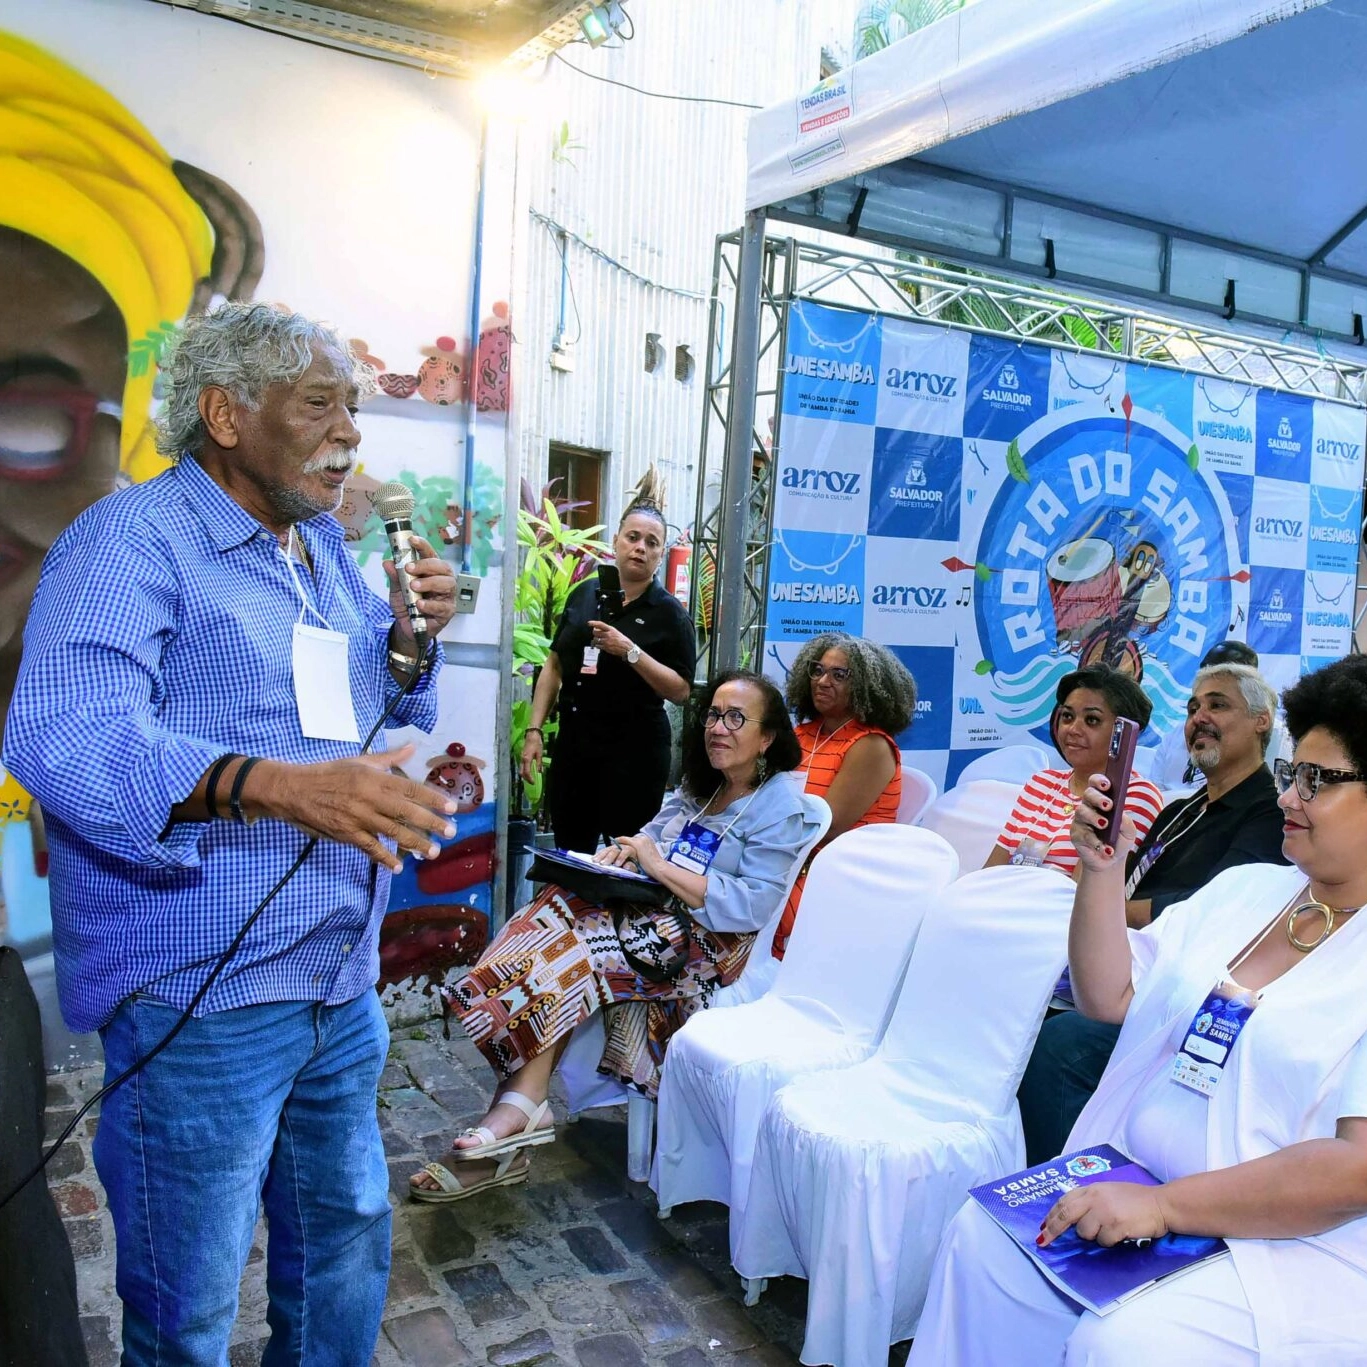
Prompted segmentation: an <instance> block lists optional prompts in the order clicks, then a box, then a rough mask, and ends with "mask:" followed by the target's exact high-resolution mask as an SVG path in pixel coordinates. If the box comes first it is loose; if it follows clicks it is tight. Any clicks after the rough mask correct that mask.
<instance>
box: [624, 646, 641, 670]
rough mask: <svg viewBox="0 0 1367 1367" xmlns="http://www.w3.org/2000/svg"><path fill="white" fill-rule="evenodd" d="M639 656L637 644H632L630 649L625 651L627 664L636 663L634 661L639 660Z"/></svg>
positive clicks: (639, 649)
mask: <svg viewBox="0 0 1367 1367" xmlns="http://www.w3.org/2000/svg"><path fill="white" fill-rule="evenodd" d="M640 658H641V647H640V646H638V645H633V646H632V647H631V649H630V650H629V651H627V664H629V665H634V664H635V663H636V661H637V660H639V659H640Z"/></svg>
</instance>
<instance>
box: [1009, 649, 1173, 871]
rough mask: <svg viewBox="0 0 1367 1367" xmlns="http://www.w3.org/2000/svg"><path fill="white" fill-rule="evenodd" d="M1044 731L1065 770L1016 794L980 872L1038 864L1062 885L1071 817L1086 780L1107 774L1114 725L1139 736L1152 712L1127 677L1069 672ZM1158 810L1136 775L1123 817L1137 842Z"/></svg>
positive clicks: (1073, 867)
mask: <svg viewBox="0 0 1367 1367" xmlns="http://www.w3.org/2000/svg"><path fill="white" fill-rule="evenodd" d="M1056 696H1057V699H1058V706H1057V707H1055V709H1054V715H1053V718H1052V719H1051V722H1050V726H1049V730H1050V733H1051V734H1052V736H1053V739H1054V748H1055V749H1057V750H1058V752H1059V754H1061V755H1062V756H1063V758H1064V760H1065V761H1066V762H1067V764H1068V766H1069V767H1068V768H1066V769H1042V770H1040V772H1039V773H1037V774H1034V775H1032V776H1031V778H1030V780H1029V781H1028V782H1027V783H1026V785H1025V787H1024V788H1022V789H1021V792H1020V796H1019V797H1018V798H1017V799H1016V805H1015V806H1014V807H1012V809H1011V815H1010V816H1009V817H1007V819H1006V825H1005V827H1004V828H1003V829H1002V833H1001V834H1000V835H999V836H998V837H997V843H996V846H995V847H994V848H993V850H992V853H991V854H990V855H988V857H987V863H986V864H985V865H984V866H983V867H984V868H989V869H990V868H994V867H995V866H996V865H998V864H1043V865H1044V866H1045V867H1047V868H1053V869H1058V870H1060V871H1061V872H1063V873H1066V874H1067V875H1068V877H1069V878H1076V876H1077V851H1076V850H1075V849H1074V848H1073V842H1072V840H1071V838H1070V837H1069V834H1068V829H1069V827H1070V826H1071V825H1072V822H1073V809H1074V808H1075V807H1076V806H1077V804H1078V800H1079V799H1080V798H1081V796H1082V794H1083V793H1084V792H1085V791H1086V788H1087V784H1088V782H1089V781H1090V779H1091V776H1092V775H1093V774H1099V773H1101V772H1102V771H1103V770H1104V769H1105V768H1106V756H1107V753H1108V751H1109V748H1110V743H1111V733H1112V732H1113V731H1114V730H1115V723H1116V718H1117V717H1128V718H1129V719H1130V720H1131V721H1133V722H1136V723H1137V724H1138V725H1139V728H1140V729H1141V730H1142V729H1143V728H1144V727H1145V726H1147V725H1148V721H1149V715H1150V713H1152V711H1153V704H1152V703H1151V702H1150V701H1149V699H1148V697H1147V696H1146V694H1145V693H1144V690H1143V689H1142V688H1140V686H1139V685H1138V684H1137V683H1136V682H1135V680H1134V679H1132V678H1131V677H1130V676H1129V675H1128V674H1122V673H1121V672H1120V671H1119V670H1116V669H1110V668H1108V667H1107V666H1106V665H1089V666H1087V667H1086V668H1085V669H1078V670H1074V672H1073V673H1071V674H1068V675H1065V676H1064V678H1063V679H1062V680H1060V682H1059V686H1058V692H1057V694H1056ZM1162 806H1163V796H1162V794H1161V793H1160V792H1159V791H1158V789H1157V788H1155V787H1154V786H1153V784H1152V783H1150V782H1149V781H1148V780H1147V779H1144V778H1140V777H1139V775H1138V774H1135V775H1132V776H1131V778H1130V787H1129V792H1128V794H1127V796H1126V798H1125V810H1126V812H1128V813H1129V816H1130V819H1131V820H1132V821H1133V822H1134V825H1135V830H1136V831H1138V833H1139V839H1141V840H1142V839H1143V838H1144V835H1145V834H1146V832H1147V831H1148V829H1149V827H1150V826H1152V825H1153V820H1154V817H1156V816H1157V815H1158V813H1159V810H1160V809H1161V808H1162Z"/></svg>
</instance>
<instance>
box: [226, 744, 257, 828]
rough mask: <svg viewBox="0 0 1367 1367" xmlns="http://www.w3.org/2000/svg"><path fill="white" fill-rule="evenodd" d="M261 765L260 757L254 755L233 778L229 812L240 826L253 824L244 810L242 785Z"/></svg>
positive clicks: (243, 763)
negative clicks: (254, 769) (253, 770)
mask: <svg viewBox="0 0 1367 1367" xmlns="http://www.w3.org/2000/svg"><path fill="white" fill-rule="evenodd" d="M260 763H261V756H260V755H253V756H252V757H251V758H250V759H244V760H243V761H242V765H241V767H240V768H239V769H238V771H237V774H236V775H235V776H234V778H233V790H232V792H231V793H229V794H228V810H229V811H230V812H231V813H232V814H233V820H234V821H236V822H237V823H238V824H239V825H240V826H247V825H250V824H251V823H250V822H249V821H248V820H247V814H246V813H245V812H244V811H243V810H242V785H243V784H244V783H245V782H246V781H247V775H248V774H250V773H251V771H252V769H253V768H255V767H256V765H258V764H260Z"/></svg>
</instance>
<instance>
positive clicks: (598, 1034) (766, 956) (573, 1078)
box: [556, 793, 831, 1181]
mask: <svg viewBox="0 0 1367 1367" xmlns="http://www.w3.org/2000/svg"><path fill="white" fill-rule="evenodd" d="M801 801H802V807H803V810H804V811H805V812H806V813H807V817H808V820H810V821H812V822H814V823H815V824H814V826H813V829H812V835H811V838H810V839H809V840H808V841H807V843H806V844H805V845H803V847H802V848H801V849H800V850H799V851H798V853H797V857H796V858H795V859H794V860H793V867H792V872H791V873H790V874H789V875H788V885H787V887H785V888H784V889H783V896H782V897H780V898H779V902H778V910H777V911H776V912H774V914H773V916H772V917H771V918H770V921H769V924H768V925H767V926H765V927H764V928H763V929H762V930H761V931H760V932H759V934H758V935H756V936H755V943H754V945H753V946H752V947H751V949H750V957H749V958H748V959H747V960H746V961H745V967H744V968H743V969H741V974H740V977H739V978H737V979H736V981H735V982H733V983H732V984H731V985H730V986H729V987H723V988H722V989H721V990H720V991H718V992H717V993H715V994H714V995H713V997H712V1000H711V1002H710V1003H709V1006H708V1009H709V1010H713V1011H715V1010H716V1009H717V1007H719V1006H737V1005H739V1004H740V1003H741V1002H747V1001H754V1000H755V998H756V997H762V996H763V995H764V993H765V992H767V991H768V990H769V984H770V983H772V982H773V980H774V974H775V972H776V971H777V969H778V965H779V961H778V960H777V959H776V958H774V956H773V954H772V953H771V952H770V951H771V947H772V945H773V943H774V932H775V931H776V930H777V929H778V923H779V920H780V919H781V917H782V916H783V908H784V906H785V905H786V903H787V901H788V894H789V893H790V892H791V891H792V890H793V884H794V883H796V882H797V876H798V874H799V873H800V872H801V871H802V865H803V864H804V863H805V862H806V859H807V856H808V855H809V854H810V853H811V852H812V851H813V850H814V849H815V848H816V847H817V846H818V845H819V844H820V843H821V842H822V840H824V839H825V838H826V832H827V831H828V830H830V828H831V809H830V808H829V807H828V806H827V805H826V799H825V798H822V797H816V796H814V795H813V794H811V793H803V794H802V795H801ZM604 1042H605V1041H604V1036H603V1018H602V1016H601V1015H600V1014H599V1013H598V1012H597V1011H595V1012H594V1013H593V1015H592V1016H590V1017H589V1018H588V1020H586V1021H585V1022H584V1023H583V1024H582V1025H580V1026H578V1027H577V1028H576V1029H575V1031H574V1033H573V1034H572V1035H571V1036H570V1042H569V1044H567V1045H566V1046H565V1052H564V1053H563V1054H562V1055H561V1056H560V1063H559V1065H558V1067H557V1070H556V1071H557V1072H558V1073H559V1075H560V1085H561V1086H562V1087H563V1088H564V1089H565V1104H566V1108H567V1110H568V1111H569V1113H570V1114H571V1115H572V1116H577V1115H578V1114H579V1112H580V1111H587V1110H591V1109H593V1108H594V1107H595V1106H624V1105H625V1104H626V1103H627V1100H628V1090H627V1088H626V1086H625V1085H623V1084H622V1083H621V1082H619V1081H618V1080H617V1079H616V1078H612V1077H605V1076H604V1075H603V1074H602V1073H600V1072H599V1071H598V1064H599V1061H600V1060H601V1059H602V1057H603V1045H604ZM634 1180H639V1181H644V1180H645V1178H644V1176H642V1177H641V1178H639V1179H634Z"/></svg>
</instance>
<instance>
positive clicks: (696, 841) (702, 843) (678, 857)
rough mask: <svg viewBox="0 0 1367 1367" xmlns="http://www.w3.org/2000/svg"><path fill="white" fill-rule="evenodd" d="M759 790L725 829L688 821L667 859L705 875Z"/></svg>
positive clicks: (714, 794)
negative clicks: (728, 834) (729, 832)
mask: <svg viewBox="0 0 1367 1367" xmlns="http://www.w3.org/2000/svg"><path fill="white" fill-rule="evenodd" d="M763 786H764V785H763V784H761V785H760V787H763ZM759 791H760V790H759V788H756V789H755V791H754V792H753V793H751V794H750V796H749V797H747V798H746V799H745V802H744V803H743V804H742V806H741V809H740V811H739V812H737V813H736V814H735V816H733V817H732V818H731V820H730V821H728V822H727V823H726V827H725V829H724V830H721V831H714V830H710V829H709V828H708V827H706V826H704V825H703V824H702V822H701V821H689V822H686V823H685V824H684V828H683V830H681V831H680V832H679V834H678V835H677V836H676V837H675V839H674V843H673V844H672V845H671V846H670V847H669V853H668V855H666V856H665V857H666V859H668V861H669V862H670V863H671V864H673V865H674V866H675V867H676V868H680V869H686V870H687V871H688V872H689V873H701V874H704V875H705V874H706V873H707V871H708V869H710V868H711V867H712V861H713V860H714V859H715V858H716V857H717V851H718V850H719V849H721V842H722V841H723V840H724V839H725V838H726V834H727V831H729V830H730V829H731V827H732V826H734V825H735V824H736V822H737V821H739V820H740V819H741V816H742V814H743V813H744V811H745V809H746V807H748V806H749V805H750V804H751V803H752V802H753V801H754V800H755V798H756V797H757V796H758V795H759ZM719 792H721V789H720V788H718V789H717V793H719ZM716 795H717V794H716V793H713V794H712V796H713V797H714V798H715V797H716ZM708 805H709V806H710V805H711V804H710V803H709V804H708ZM704 810H706V808H704Z"/></svg>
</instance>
